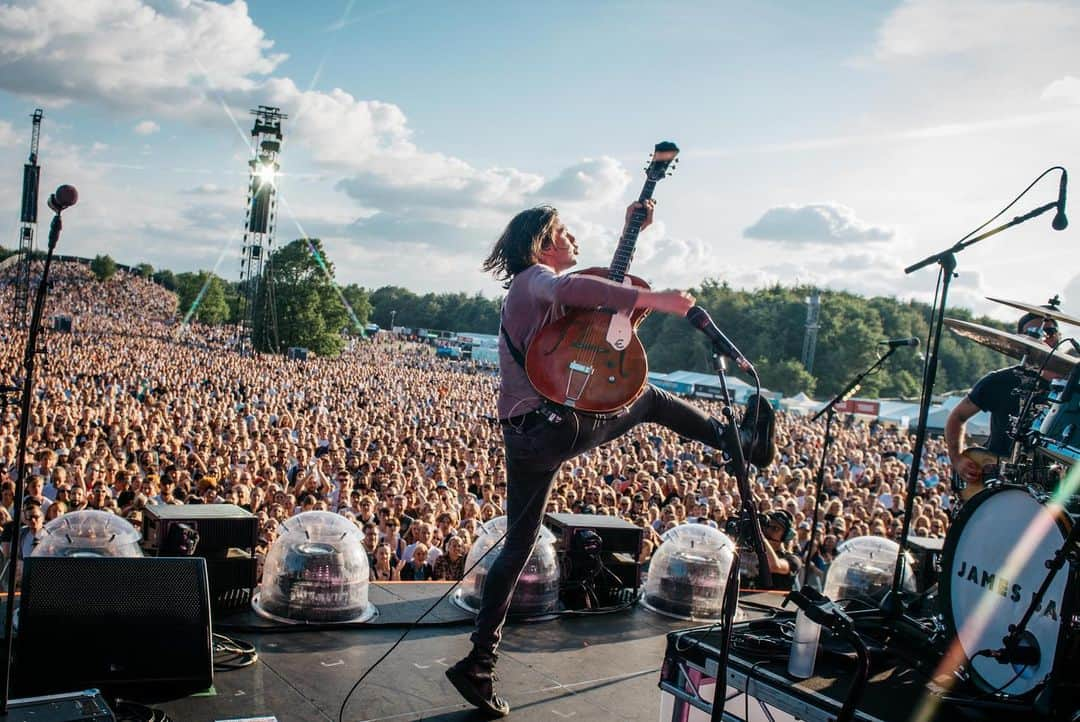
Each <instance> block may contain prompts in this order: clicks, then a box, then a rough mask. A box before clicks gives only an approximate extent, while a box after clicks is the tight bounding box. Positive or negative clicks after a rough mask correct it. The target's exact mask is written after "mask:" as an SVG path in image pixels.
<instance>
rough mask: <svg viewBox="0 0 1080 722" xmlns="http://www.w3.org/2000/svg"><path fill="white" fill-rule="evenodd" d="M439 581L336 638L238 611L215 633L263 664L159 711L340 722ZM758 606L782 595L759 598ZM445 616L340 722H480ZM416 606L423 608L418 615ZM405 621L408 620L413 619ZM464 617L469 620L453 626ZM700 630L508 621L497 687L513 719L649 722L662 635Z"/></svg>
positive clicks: (207, 717)
mask: <svg viewBox="0 0 1080 722" xmlns="http://www.w3.org/2000/svg"><path fill="white" fill-rule="evenodd" d="M446 586H447V585H446V584H440V583H425V584H418V583H399V584H385V585H378V586H373V587H372V589H371V601H372V602H373V603H375V604H376V605H377V606H379V608H380V617H379V620H378V621H379V626H373V627H372V626H369V627H364V628H358V629H335V630H333V631H310V630H302V631H292V630H294V629H297V628H296V627H292V628H290V629H289V631H288V632H284V633H283V632H281V631H278V630H277V629H275V630H270V629H263V630H258V631H254V630H255V629H256V627H257V626H259V625H258V624H256V626H255V627H251V630H252V631H231V630H230V629H228V628H227V627H230V626H233V627H235V626H242V625H243V624H245V623H251V622H254V617H253V615H252V616H248V615H240V617H239V618H238V617H237V616H236V615H232V616H230V617H226V618H224V619H223V620H221V623H220V624H215V631H217V632H222V633H225V634H228V635H229V636H231V637H234V638H236V639H239V640H244V641H247V642H250V643H252V644H254V645H255V646H256V648H257V649H258V652H259V661H258V662H257V663H256V664H255V665H253V666H251V667H247V668H245V669H241V670H236V671H229V672H217V673H215V675H214V688H213V690H212V691H211V692H210V693H207V694H204V695H196V696H192V697H187V698H184V699H181V700H176V701H173V702H169V703H163V704H157V705H155V706H156V707H158V708H160V709H163V710H165V711H166V712H168V714H169V716H170V717H172V718H173V719H174V720H177V721H178V722H204V721H205V722H217V721H218V720H227V719H237V718H240V719H242V718H250V717H255V718H258V717H275V718H276V719H277V720H279V721H280V722H309V721H310V722H327V720H337V719H338V711H339V708H340V706H341V703H342V700H344V698H345V695H346V694H347V693H348V691H349V689H350V688H351V687H352V685H353V684H354V683H355V682H356V680H357V679H358V678H359V677H360V675H361V674H363V672H364V671H365V670H366V669H367V668H368V666H369V665H371V664H372V663H373V662H374V661H375V660H376V659H378V658H379V657H380V656H381V655H382V654H383V653H384V652H386V650H387V649H389V647H390V646H391V645H392V644H393V643H394V641H395V640H397V638H398V637H399V636H400V635H401V632H402V631H403V630H402V628H401V627H398V626H396V624H397V623H399V622H406V621H411V620H412V619H414V618H415V617H416V616H418V614H419V613H420V611H422V610H423V609H425V608H426V607H427V606H429V605H430V604H431V602H433V601H434V600H435V599H436V598H437V597H438V596H439V595H440V594H442V593H443V591H445V589H446ZM754 599H755V600H756V601H759V602H772V603H778V602H779V601H780V600H782V596H780V595H776V594H757V595H754ZM447 604H448V603H444V605H440V607H439V608H438V609H437V610H436V612H437V613H438V617H437V618H438V619H440V620H441V622H442V626H429V627H423V626H420V627H418V628H416V629H414V630H413V631H412V632H411V633H410V634H409V636H408V637H407V638H406V639H405V641H404V642H402V643H401V645H400V646H398V648H397V649H396V650H395V651H394V652H393V654H391V655H390V657H389V658H387V659H386V660H385V661H384V662H383V663H382V664H381V665H379V667H378V668H377V669H376V670H375V671H374V672H372V673H371V675H369V676H368V678H367V679H366V680H365V681H364V683H363V684H362V685H361V686H360V687H359V688H358V689H357V691H356V693H355V694H354V695H353V696H352V698H351V699H350V701H349V704H348V706H347V707H346V709H345V714H344V717H343V719H344V720H348V721H349V722H357V721H358V720H371V721H375V720H402V721H404V720H476V719H482V717H481V716H480V715H479V714H478V713H477V712H476V710H474V709H473V708H472V707H471V706H469V705H467V704H466V703H465V702H464V701H463V700H462V699H461V697H460V696H459V695H458V694H457V692H456V691H455V690H454V688H453V687H452V686H451V685H450V683H449V682H448V681H447V680H446V677H444V676H443V672H444V670H445V669H446V667H448V666H449V665H451V664H453V663H454V662H455V661H457V660H458V659H459V658H460V657H461V656H463V655H464V654H465V653H466V652H467V651H468V650H469V633H470V631H471V624H470V623H469V621H471V620H469V618H466V617H465V615H464V614H463V613H460V612H459V611H458V610H457V607H447V606H446V605H447ZM416 610H419V611H416ZM406 615H407V616H406ZM455 618H457V619H460V620H461V621H462V623H461V624H456V625H455V624H448V623H452V622H453V620H454V619H455ZM691 626H699V623H694V622H686V621H681V620H677V619H671V618H668V617H664V616H661V615H659V614H655V613H653V612H650V611H648V610H647V609H644V608H643V607H641V606H640V605H639V606H635V607H634V608H632V609H631V610H629V611H626V612H621V613H615V614H606V615H597V616H594V617H588V618H583V617H567V618H561V619H556V620H552V621H547V622H538V623H530V624H524V623H519V624H513V625H507V627H506V630H505V633H504V636H503V643H502V649H501V655H500V660H499V666H498V674H499V684H498V689H499V691H500V693H501V694H503V695H504V696H505V697H506V698H507V699H509V701H510V703H511V705H512V707H513V714H512V719H514V720H567V719H571V718H573V719H575V720H590V721H591V720H642V721H646V720H647V721H648V722H656V720H658V719H659V715H660V690H659V689H658V687H657V684H658V681H659V676H660V674H659V670H660V665H661V663H662V662H663V659H664V649H665V641H666V637H665V635H666V634H667V633H668V632H670V631H672V630H676V629H684V628H687V627H691Z"/></svg>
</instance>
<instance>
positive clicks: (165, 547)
mask: <svg viewBox="0 0 1080 722" xmlns="http://www.w3.org/2000/svg"><path fill="white" fill-rule="evenodd" d="M178 524H184V525H186V526H189V527H191V528H192V529H194V530H195V531H197V532H198V533H199V545H198V547H197V548H196V549H195V555H196V556H200V557H204V558H206V559H224V558H225V557H226V556H228V554H229V550H230V549H242V550H243V551H245V552H247V553H248V554H254V551H255V542H256V539H257V537H258V534H259V520H258V518H256V516H255V515H254V514H252V513H251V512H250V511H248V510H246V509H241V508H240V507H238V506H236V505H235V504H156V505H153V506H148V507H146V510H145V513H144V515H143V543H142V546H143V551H145V552H146V553H147V554H150V555H151V556H169V555H177V554H178V551H177V550H176V549H171V548H169V541H170V532H172V530H173V527H175V526H177V525H178Z"/></svg>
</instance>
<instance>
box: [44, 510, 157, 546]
mask: <svg viewBox="0 0 1080 722" xmlns="http://www.w3.org/2000/svg"><path fill="white" fill-rule="evenodd" d="M140 539H142V535H141V534H140V533H139V530H138V529H136V528H135V527H134V526H132V524H131V522H129V521H128V520H127V519H125V518H123V517H122V516H117V515H116V514H113V513H112V512H109V511H99V510H97V509H83V510H82V511H73V512H71V513H70V514H63V515H61V516H58V517H56V518H55V519H53V520H52V521H50V522H49V523H48V524H46V525H45V527H44V529H42V535H41V540H40V541H39V542H38V543H37V546H35V547H34V550H33V551H32V552H31V553H30V556H32V557H141V556H142V555H143V551H142V548H141V547H140V546H139V541H140Z"/></svg>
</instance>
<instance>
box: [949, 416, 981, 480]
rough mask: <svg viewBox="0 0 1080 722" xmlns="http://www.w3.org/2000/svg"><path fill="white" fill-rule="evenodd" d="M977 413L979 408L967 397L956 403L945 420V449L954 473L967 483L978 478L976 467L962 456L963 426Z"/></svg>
mask: <svg viewBox="0 0 1080 722" xmlns="http://www.w3.org/2000/svg"><path fill="white" fill-rule="evenodd" d="M977 413H979V407H978V406H976V405H975V403H974V402H973V401H972V400H971V399H970V398H968V397H966V396H965V397H964V400H963V401H961V402H960V403H958V404H957V405H956V406H955V407H953V410H952V411H951V412H949V418H948V419H946V420H945V448H946V449H947V450H948V452H949V460H950V461H952V465H953V468H954V469H955V470H956V472H957V473H958V474H959V475H960V476H961V477H963V478H964V479H966V480H967V481H969V482H970V481H974V480H975V479H976V478H977V477H978V473H979V468H978V465H977V464H976V463H975V462H974V461H972V460H971V459H968V458H966V457H964V456H961V452H962V451H963V450H964V448H963V447H964V437H965V433H964V431H965V429H964V427H965V425H966V424H967V422H968V419H970V418H971V417H972V416H974V415H975V414H977Z"/></svg>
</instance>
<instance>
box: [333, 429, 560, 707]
mask: <svg viewBox="0 0 1080 722" xmlns="http://www.w3.org/2000/svg"><path fill="white" fill-rule="evenodd" d="M570 416H571V417H572V418H573V419H574V420H575V423H577V414H576V413H572V414H570ZM548 488H549V487H548V486H542V487H540V488H538V489H535V490H534V491H533V495H532V496H531V497H530V498H529V504H528V505H527V507H528V506H531V505H532V503H533V502H534V501H536V498H537V497H538V496H539V495H540V493H541V492H546V491H547V490H548ZM527 507H526V508H527ZM507 522H508V523H507V526H506V531H504V532H503V535H502V536H501V537H499V540H498V541H497V542H495V543H494V544H492V545H491V548H490V549H488V550H487V551H486V552H484V553H483V554H481V555H480V558H479V559H477V560H476V561H475V562H474V563H473V565H472V566H471V567H469V568H468V569H466V570H465V571H464V572H463V573H462V575H461V579H458V580H457V581H456V582H454V583H453V584H451V585H450V588H449V589H447V590H446V591H445V592H443V594H442V596H441V597H439V598H438V599H436V600H435V602H434V603H433V604H432V605H431V606H430V607H428V608H427V609H426V610H424V612H423V614H421V615H420V616H419V617H417V618H416V619H415V620H414V621H413V622H411V623H410V624H409V625H408V626H407V627H406V628H405V631H404V632H402V633H401V636H400V637H398V638H397V641H395V642H394V643H393V644H392V645H390V649H388V650H386V651H385V652H383V654H382V656H380V657H379V658H378V659H376V660H375V662H374V663H373V664H372V665H371V666H369V667H368V668H367V669H366V670H364V673H363V674H362V675H360V678H359V679H357V680H356V682H355V683H354V684H353V686H352V687H350V688H349V691H348V692H347V693H346V695H345V699H343V700H342V701H341V707H340V708H339V709H338V722H344V720H345V707H346V706H347V705H348V704H349V700H350V699H351V698H352V696H353V694H354V693H355V692H356V690H357V689H358V688H359V687H360V685H361V683H363V681H364V680H365V679H367V676H368V675H369V674H371V673H372V672H374V671H375V668H376V667H378V666H379V665H380V664H382V662H383V660H385V659H386V658H387V657H389V656H390V653H391V652H393V651H394V650H395V649H397V648H398V645H400V644H401V643H402V642H404V641H405V637H407V636H409V632H411V631H412V630H413V629H415V628H416V625H418V624H419V623H420V620H422V619H423V618H424V617H426V616H427V615H429V614H431V612H432V611H434V609H435V607H437V606H439V605H440V604H442V601H443V600H444V599H446V597H447V596H449V594H450V592H452V591H454V590H455V589H457V588H458V586H460V585H461V583H462V582H463V581H464V580H465V578H466V577H468V576H469V573H470V572H472V570H473V569H476V567H477V566H479V565H480V562H482V561H484V559H486V558H487V556H488V554H491V552H493V551H495V550H496V549H498V547H499V545H500V544H502V543H503V542H504V541H505V540H506V537H507V535H508V534H509V533H510V530H511V529H512V528H513V527H512V526H510V524H509V517H507Z"/></svg>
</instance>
